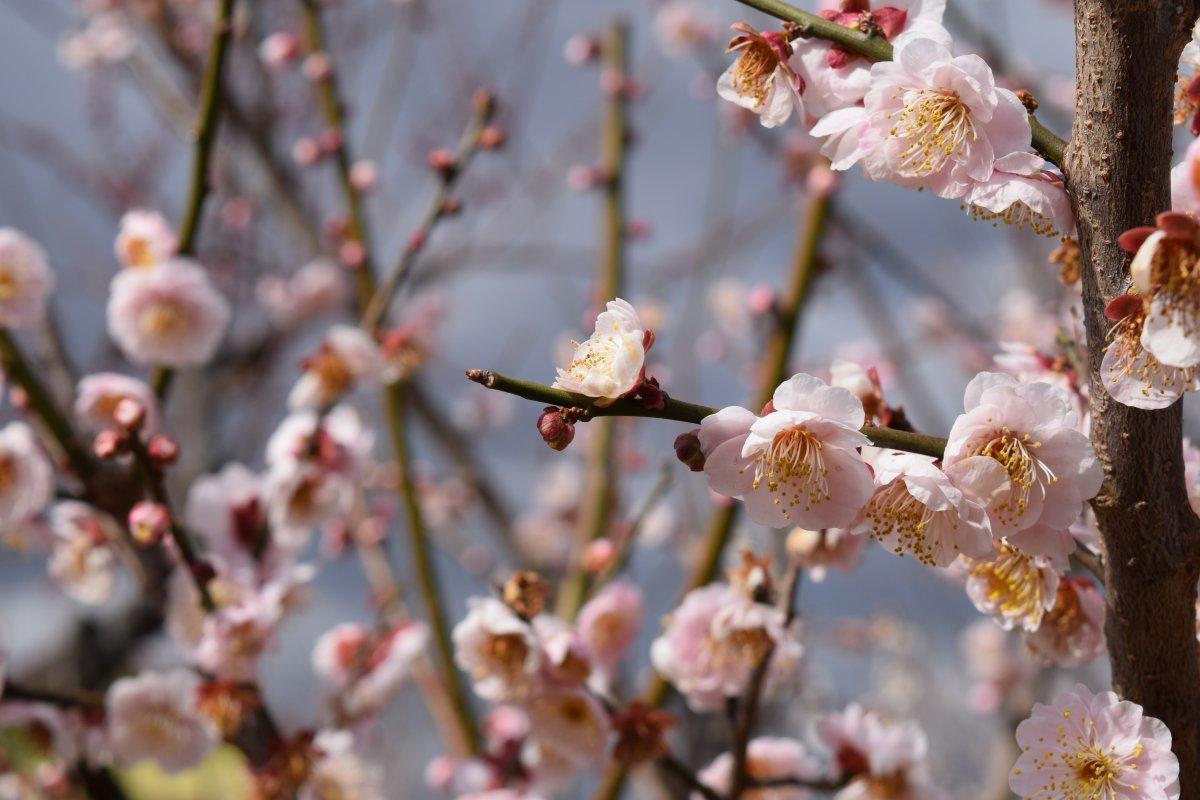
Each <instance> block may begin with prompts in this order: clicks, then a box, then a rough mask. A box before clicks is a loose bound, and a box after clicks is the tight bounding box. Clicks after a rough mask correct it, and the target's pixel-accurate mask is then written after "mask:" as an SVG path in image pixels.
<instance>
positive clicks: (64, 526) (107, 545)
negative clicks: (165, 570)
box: [48, 500, 122, 605]
mask: <svg viewBox="0 0 1200 800" xmlns="http://www.w3.org/2000/svg"><path fill="white" fill-rule="evenodd" d="M50 529H51V530H52V531H53V532H54V549H53V551H52V553H51V555H50V561H49V564H48V570H49V573H50V577H51V578H53V579H54V581H55V583H57V584H58V585H59V587H60V588H61V589H62V590H63V592H64V593H66V595H67V596H68V597H70V598H71V599H73V600H76V601H77V602H80V603H85V604H87V605H101V604H103V603H105V602H106V601H107V600H108V599H109V598H110V597H111V596H112V592H113V588H114V587H115V586H116V582H117V571H118V567H119V565H118V562H117V556H116V553H115V552H114V550H113V546H114V545H115V544H116V543H117V542H118V541H120V539H121V535H122V534H121V528H120V526H118V525H117V523H116V520H114V519H113V518H112V517H110V516H108V515H107V514H105V513H104V512H102V511H99V510H98V509H95V508H93V507H92V506H89V505H88V504H87V503H82V502H79V501H77V500H64V501H62V502H59V503H56V504H55V505H54V507H53V508H51V509H50Z"/></svg>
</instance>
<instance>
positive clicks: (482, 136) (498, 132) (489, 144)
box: [479, 125, 507, 150]
mask: <svg viewBox="0 0 1200 800" xmlns="http://www.w3.org/2000/svg"><path fill="white" fill-rule="evenodd" d="M505 138H507V137H506V134H505V133H504V129H503V128H501V127H500V126H499V125H488V126H487V127H486V128H484V129H483V130H482V131H480V132H479V146H480V147H482V148H483V149H484V150H498V149H499V148H501V147H503V146H504V140H505Z"/></svg>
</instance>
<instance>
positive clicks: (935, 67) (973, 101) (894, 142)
mask: <svg viewBox="0 0 1200 800" xmlns="http://www.w3.org/2000/svg"><path fill="white" fill-rule="evenodd" d="M812 133H813V135H814V136H820V137H830V138H829V139H828V140H827V141H826V144H825V146H824V148H823V150H822V152H824V153H825V154H826V155H827V156H829V157H830V158H831V159H832V160H833V168H834V169H847V168H848V167H849V166H850V165H852V164H854V163H857V162H859V161H861V162H862V165H863V170H864V171H865V172H866V174H867V176H868V177H870V178H871V179H872V180H888V181H893V182H895V183H899V184H900V185H902V186H907V187H910V188H914V189H922V188H923V189H929V190H930V191H932V192H933V193H934V194H936V195H938V196H939V197H951V198H956V197H962V196H963V195H965V194H966V193H967V191H968V190H970V189H971V187H972V186H974V184H975V183H977V182H979V181H986V180H988V179H989V178H991V177H992V173H993V171H994V169H995V167H996V160H997V159H998V158H1000V157H1001V156H1004V155H1007V154H1009V153H1015V152H1024V151H1028V150H1029V149H1030V146H1031V140H1032V133H1031V130H1030V127H1029V115H1028V112H1027V111H1026V110H1025V107H1024V106H1023V105H1021V101H1020V100H1018V99H1017V96H1016V95H1015V94H1013V93H1012V92H1010V91H1008V90H1007V89H1000V88H997V87H996V84H995V79H994V78H993V76H992V71H991V69H990V68H989V67H988V65H987V64H986V63H985V62H984V61H983V59H981V58H980V57H979V56H976V55H963V56H954V55H952V54H951V53H950V51H949V49H948V48H947V47H946V45H944V44H943V43H941V42H938V41H935V40H933V39H929V38H924V37H920V36H915V37H913V38H908V39H905V40H903V41H901V42H900V43H899V44H898V45H897V47H896V49H895V55H894V60H893V61H880V62H877V63H876V64H874V65H873V66H872V67H871V85H870V89H869V90H868V91H867V94H866V96H865V97H864V99H863V106H861V107H859V106H852V107H849V108H843V109H838V110H835V111H833V112H831V113H829V114H827V115H826V116H824V117H822V118H821V120H820V121H819V122H818V123H817V124H816V125H815V126H814V127H813V130H812Z"/></svg>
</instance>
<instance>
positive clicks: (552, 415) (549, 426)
mask: <svg viewBox="0 0 1200 800" xmlns="http://www.w3.org/2000/svg"><path fill="white" fill-rule="evenodd" d="M537 427H538V433H540V434H541V435H542V441H544V442H545V443H546V444H548V445H549V446H550V449H552V450H566V449H567V445H569V444H570V443H571V440H572V439H574V438H575V426H574V425H573V424H572V423H571V422H570V421H568V420H567V417H566V415H565V414H563V410H562V409H561V408H555V407H554V406H547V407H546V410H545V411H543V412H542V415H541V416H540V417H538V421H537Z"/></svg>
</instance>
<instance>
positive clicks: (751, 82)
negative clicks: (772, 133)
mask: <svg viewBox="0 0 1200 800" xmlns="http://www.w3.org/2000/svg"><path fill="white" fill-rule="evenodd" d="M733 29H734V30H735V31H737V32H738V35H737V36H735V37H733V39H731V40H730V42H729V46H728V47H727V48H726V50H725V52H727V53H737V54H738V57H737V60H736V61H734V62H733V63H732V64H730V65H729V68H728V69H726V70H725V71H724V72H723V73H721V77H720V78H718V79H717V95H718V96H719V97H721V98H722V99H724V100H728V101H729V102H731V103H734V104H735V105H738V106H741V107H742V108H745V109H747V110H749V111H753V112H754V113H755V114H757V115H758V120H759V122H760V123H761V124H762V126H763V127H764V128H774V127H775V126H777V125H782V124H783V123H785V122H787V120H788V118H789V117H790V116H791V115H792V110H793V109H795V111H796V115H797V116H798V117H800V119H802V120H803V119H804V101H803V100H802V99H801V98H800V93H801V92H802V91H803V89H804V81H803V80H801V78H800V76H799V75H797V74H796V71H795V70H794V69H793V68H792V65H791V64H790V63H789V61H790V59H791V57H792V45H791V43H790V42H788V40H787V36H786V35H785V34H783V33H781V32H779V31H763V32H761V33H760V32H759V31H756V30H755V29H754V28H751V27H750V26H749V25H747V24H745V23H744V22H739V23H736V24H735V25H734V26H733Z"/></svg>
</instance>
